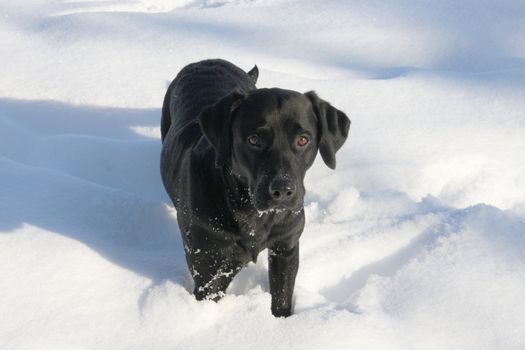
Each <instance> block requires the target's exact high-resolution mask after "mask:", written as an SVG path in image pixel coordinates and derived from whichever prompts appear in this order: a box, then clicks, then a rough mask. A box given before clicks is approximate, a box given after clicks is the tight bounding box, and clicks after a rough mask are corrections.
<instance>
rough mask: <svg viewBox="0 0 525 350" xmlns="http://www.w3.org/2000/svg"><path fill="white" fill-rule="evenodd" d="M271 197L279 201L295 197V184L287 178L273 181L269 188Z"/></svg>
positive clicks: (280, 177) (281, 177)
mask: <svg viewBox="0 0 525 350" xmlns="http://www.w3.org/2000/svg"><path fill="white" fill-rule="evenodd" d="M269 191H270V196H271V197H272V198H273V199H275V200H277V201H284V200H287V199H290V198H292V197H293V195H294V193H295V185H294V183H293V182H292V181H291V180H290V179H288V178H287V177H283V176H279V177H276V178H275V179H273V180H272V182H271V183H270V187H269Z"/></svg>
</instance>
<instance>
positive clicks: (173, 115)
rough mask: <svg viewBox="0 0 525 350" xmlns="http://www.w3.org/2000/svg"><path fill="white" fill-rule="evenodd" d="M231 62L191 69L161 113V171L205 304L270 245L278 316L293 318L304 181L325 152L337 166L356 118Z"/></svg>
mask: <svg viewBox="0 0 525 350" xmlns="http://www.w3.org/2000/svg"><path fill="white" fill-rule="evenodd" d="M257 77H258V70H257V66H255V67H254V68H253V69H252V70H251V71H250V72H249V73H245V72H244V71H242V70H241V69H240V68H238V67H236V66H234V65H233V64H231V63H229V62H226V61H223V60H206V61H202V62H197V63H193V64H190V65H188V66H186V67H185V68H184V69H182V71H181V72H180V73H179V74H178V75H177V77H176V78H175V80H173V82H172V83H171V84H170V86H169V88H168V91H167V92H166V96H165V98H164V105H163V108H162V121H161V131H162V141H163V145H162V154H161V174H162V181H163V183H164V186H165V188H166V191H167V192H168V194H169V195H170V197H171V199H172V201H173V204H174V205H175V208H176V209H177V219H178V224H179V227H180V231H181V235H182V239H183V241H184V247H185V251H186V260H187V262H188V266H189V268H190V271H191V273H192V275H193V280H194V282H195V289H194V294H195V297H196V298H197V299H198V300H202V299H212V300H218V299H220V298H221V297H222V296H223V295H224V292H225V291H226V288H227V287H228V285H229V284H230V282H231V281H232V279H233V277H234V276H235V274H236V273H237V272H238V271H239V270H240V269H241V268H242V267H243V266H244V265H246V264H247V263H248V262H249V261H255V260H256V259H257V255H258V254H259V252H260V251H262V250H263V249H265V248H269V253H268V257H269V277H270V293H271V296H272V307H271V310H272V314H273V315H275V316H289V315H290V314H291V311H292V294H293V289H294V284H295V277H296V275H297V269H298V267H299V236H300V235H301V233H302V231H303V228H304V211H303V197H304V192H305V190H304V186H303V179H304V176H305V172H306V170H307V169H308V168H309V167H310V166H311V165H312V163H313V162H314V159H315V157H316V154H317V150H318V149H319V153H321V156H322V158H323V160H324V162H325V163H326V164H327V165H328V166H329V167H330V168H332V169H334V168H335V153H336V151H337V150H338V149H339V148H340V147H341V146H342V145H343V143H344V142H345V140H346V137H347V135H348V129H349V127H350V120H349V119H348V118H347V116H346V115H345V114H344V113H343V112H341V111H339V110H337V109H335V108H334V107H332V106H331V105H330V104H329V103H327V102H326V101H324V100H322V99H320V98H319V97H317V95H316V94H315V93H314V92H307V93H305V94H302V93H299V92H295V91H290V90H282V89H277V88H273V89H256V87H255V82H256V80H257Z"/></svg>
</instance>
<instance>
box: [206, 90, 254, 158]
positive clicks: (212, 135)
mask: <svg viewBox="0 0 525 350" xmlns="http://www.w3.org/2000/svg"><path fill="white" fill-rule="evenodd" d="M244 97H245V95H243V94H242V93H240V92H237V91H234V92H232V93H230V94H229V95H227V96H225V97H223V98H222V99H220V100H219V102H217V103H215V104H214V105H211V106H208V107H206V108H205V109H204V110H203V111H202V112H201V113H200V115H199V124H200V127H201V130H202V132H203V134H204V136H206V138H207V139H208V141H209V142H210V144H211V145H212V146H213V149H214V150H215V166H216V167H217V168H219V167H221V166H223V165H224V164H225V163H226V162H228V160H229V157H230V153H231V151H230V149H231V136H230V127H231V116H232V114H233V112H234V111H235V109H236V108H237V107H239V105H240V104H241V102H242V100H243V99H244Z"/></svg>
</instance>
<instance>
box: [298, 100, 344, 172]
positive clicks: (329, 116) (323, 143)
mask: <svg viewBox="0 0 525 350" xmlns="http://www.w3.org/2000/svg"><path fill="white" fill-rule="evenodd" d="M305 95H306V97H308V98H309V99H310V102H312V107H313V109H314V113H315V115H316V116H317V129H318V132H319V136H318V140H319V153H321V157H322V158H323V160H324V162H325V164H326V165H327V166H328V167H329V168H330V169H335V152H337V151H338V150H339V148H341V146H343V144H344V143H345V141H346V138H347V137H348V130H349V129H350V119H348V117H347V116H346V114H344V113H343V112H341V111H340V110H338V109H336V108H335V107H333V106H332V105H331V104H330V103H328V102H326V101H325V100H323V99H321V98H319V97H318V96H317V94H316V93H315V92H313V91H309V92H307V93H305Z"/></svg>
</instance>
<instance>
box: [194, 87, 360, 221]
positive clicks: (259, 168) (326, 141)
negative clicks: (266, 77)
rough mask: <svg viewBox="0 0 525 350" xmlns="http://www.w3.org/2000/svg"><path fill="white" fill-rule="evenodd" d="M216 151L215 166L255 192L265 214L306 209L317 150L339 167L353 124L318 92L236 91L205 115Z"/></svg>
mask: <svg viewBox="0 0 525 350" xmlns="http://www.w3.org/2000/svg"><path fill="white" fill-rule="evenodd" d="M199 122H200V125H201V128H202V131H203V133H204V135H205V136H206V138H207V139H208V141H209V142H210V143H211V145H212V146H213V148H214V150H215V155H216V157H215V165H216V166H217V167H221V166H228V167H230V168H231V171H232V173H233V174H234V175H236V176H238V177H239V178H240V179H241V181H243V182H244V183H245V184H246V185H247V186H248V187H249V189H250V192H251V200H252V202H253V204H254V206H255V207H256V209H257V210H259V211H264V210H268V209H279V208H287V209H291V210H298V209H300V208H301V207H302V206H303V198H304V185H303V179H304V176H305V173H306V170H307V169H308V168H309V167H310V166H311V165H312V163H313V162H314V160H315V157H316V154H317V150H319V153H320V154H321V157H322V158H323V160H324V162H325V163H326V165H327V166H328V167H330V168H332V169H334V168H335V163H336V161H335V153H336V152H337V150H339V148H341V146H342V145H343V143H344V142H345V140H346V138H347V136H348V130H349V128H350V120H349V119H348V117H347V116H346V115H345V114H344V113H343V112H341V111H339V110H337V109H336V108H334V107H333V106H331V105H330V104H329V103H328V102H326V101H324V100H322V99H320V98H319V97H318V96H317V95H316V94H315V93H314V92H307V93H305V94H302V93H299V92H295V91H290V90H282V89H276V88H274V89H257V90H253V91H251V92H250V93H249V94H247V95H245V94H242V93H238V92H233V93H231V94H230V95H228V96H226V97H224V98H222V99H221V100H220V101H219V102H218V103H216V104H215V105H213V106H209V107H207V108H206V109H205V110H204V111H203V112H202V113H201V115H200V116H199Z"/></svg>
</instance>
